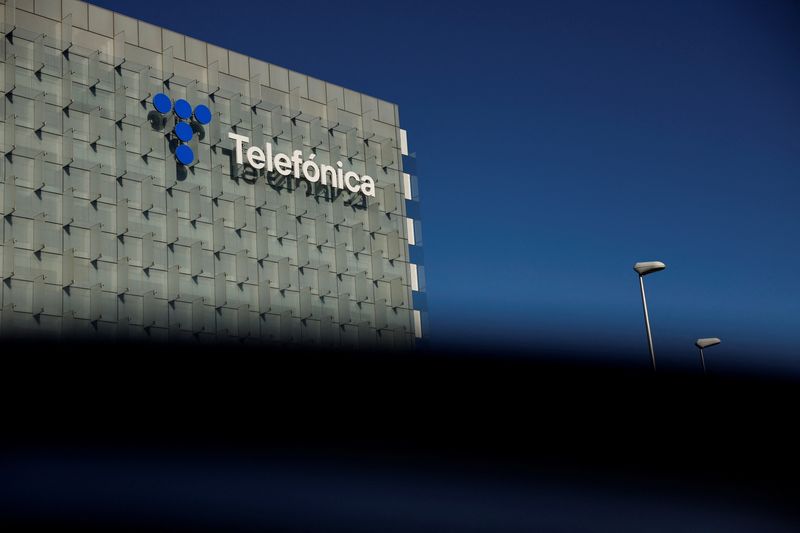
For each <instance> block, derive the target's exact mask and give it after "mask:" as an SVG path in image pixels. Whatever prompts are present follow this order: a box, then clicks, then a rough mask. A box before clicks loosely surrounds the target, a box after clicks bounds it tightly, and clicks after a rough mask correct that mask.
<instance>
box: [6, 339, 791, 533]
mask: <svg viewBox="0 0 800 533" xmlns="http://www.w3.org/2000/svg"><path fill="white" fill-rule="evenodd" d="M564 355H565V354H559V356H558V358H556V357H554V356H553V355H552V354H550V353H547V352H542V353H535V352H530V353H522V352H515V353H501V352H495V353H489V352H480V351H477V350H476V351H472V352H470V353H464V352H462V351H451V352H447V351H437V352H433V351H420V352H417V353H366V352H364V353H352V352H342V351H338V352H337V351H302V350H297V349H285V348H279V347H245V346H242V345H238V344H237V345H218V346H217V345H215V346H204V347H196V346H187V345H103V344H83V345H77V344H37V343H30V342H29V343H16V344H8V343H5V344H3V359H2V363H1V364H2V372H0V375H1V376H2V378H1V379H2V387H1V388H2V405H3V407H2V409H3V417H2V443H3V444H2V446H3V449H2V454H1V455H0V522H2V525H3V526H4V529H5V530H8V531H11V530H15V531H17V530H25V529H27V528H31V529H33V528H41V527H45V528H51V529H61V528H79V529H82V530H103V531H108V530H121V529H122V530H136V531H140V530H143V529H161V530H169V531H176V530H191V531H198V530H224V531H238V530H253V531H266V530H269V531H409V530H412V531H686V530H692V531H794V530H797V526H798V524H800V516H798V511H797V509H798V508H800V507H798V505H797V504H798V498H797V497H798V488H797V487H798V483H797V479H798V474H799V473H800V469H799V468H798V462H797V459H796V457H797V450H798V449H800V447H798V444H800V443H799V442H798V440H799V439H798V438H797V437H796V436H795V435H796V433H797V431H796V425H797V420H798V418H797V414H796V409H797V407H798V405H800V402H798V394H797V391H798V384H797V383H796V382H794V381H792V380H790V379H786V378H781V377H780V376H765V375H762V376H757V377H753V376H745V375H725V376H720V375H710V376H707V377H703V376H702V375H700V374H697V373H696V374H692V375H684V374H675V373H672V374H669V373H661V374H658V375H653V373H652V372H650V371H649V369H647V368H646V367H644V368H626V367H618V366H601V365H591V364H588V363H586V362H585V361H587V360H591V357H586V356H587V355H591V354H580V355H581V356H582V358H580V359H579V358H577V357H572V358H570V357H564ZM566 360H569V361H572V362H571V363H564V362H563V361H566ZM581 361H583V362H581ZM8 527H11V528H13V529H8Z"/></svg>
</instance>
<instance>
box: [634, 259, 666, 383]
mask: <svg viewBox="0 0 800 533" xmlns="http://www.w3.org/2000/svg"><path fill="white" fill-rule="evenodd" d="M665 268H667V265H665V264H664V263H662V262H661V261H644V262H641V263H636V264H635V265H633V269H634V270H635V271H636V273H637V274H639V288H640V289H641V291H642V307H643V308H644V327H645V329H646V330H647V345H648V347H649V348H650V361H651V362H652V364H653V372H655V371H656V354H655V352H654V351H653V334H652V333H651V332H650V317H649V315H648V314H647V298H646V297H645V295H644V277H645V276H646V275H648V274H652V273H653V272H658V271H660V270H664V269H665Z"/></svg>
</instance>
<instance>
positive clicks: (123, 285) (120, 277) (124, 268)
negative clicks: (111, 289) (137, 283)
mask: <svg viewBox="0 0 800 533" xmlns="http://www.w3.org/2000/svg"><path fill="white" fill-rule="evenodd" d="M128 290H130V289H129V287H128V258H127V257H120V258H119V259H117V294H125V293H126V292H128Z"/></svg>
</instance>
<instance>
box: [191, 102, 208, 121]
mask: <svg viewBox="0 0 800 533" xmlns="http://www.w3.org/2000/svg"><path fill="white" fill-rule="evenodd" d="M194 118H195V120H196V121H197V122H199V123H200V124H208V123H209V122H211V110H210V109H209V108H208V107H206V106H204V105H203V104H200V105H198V106H197V107H195V108H194Z"/></svg>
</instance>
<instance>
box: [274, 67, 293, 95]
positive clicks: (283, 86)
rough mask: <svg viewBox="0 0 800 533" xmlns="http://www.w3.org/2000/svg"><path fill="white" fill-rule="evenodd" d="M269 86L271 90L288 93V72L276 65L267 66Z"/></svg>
mask: <svg viewBox="0 0 800 533" xmlns="http://www.w3.org/2000/svg"><path fill="white" fill-rule="evenodd" d="M269 86H270V87H272V88H273V89H277V90H279V91H283V92H285V93H288V92H289V71H288V70H286V69H285V68H283V67H279V66H277V65H270V66H269Z"/></svg>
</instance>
